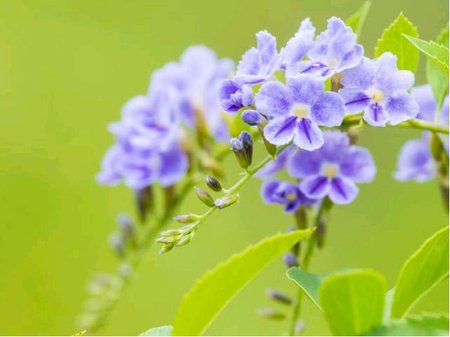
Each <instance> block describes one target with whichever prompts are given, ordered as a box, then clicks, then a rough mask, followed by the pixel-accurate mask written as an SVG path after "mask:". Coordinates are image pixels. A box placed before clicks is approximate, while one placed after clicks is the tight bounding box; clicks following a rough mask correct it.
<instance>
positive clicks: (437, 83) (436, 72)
mask: <svg viewBox="0 0 450 337" xmlns="http://www.w3.org/2000/svg"><path fill="white" fill-rule="evenodd" d="M436 42H437V43H439V44H443V45H444V46H446V47H447V48H448V26H447V27H446V28H445V29H443V30H442V32H441V33H440V34H439V36H438V38H437V40H436ZM427 81H428V83H429V84H430V85H431V89H432V90H433V95H434V98H435V99H436V102H437V104H438V107H440V106H441V104H442V102H443V101H444V98H445V96H446V94H447V91H448V76H447V75H445V74H444V73H443V72H442V71H441V69H440V68H439V66H438V65H437V64H436V62H434V61H433V60H432V59H431V58H428V59H427Z"/></svg>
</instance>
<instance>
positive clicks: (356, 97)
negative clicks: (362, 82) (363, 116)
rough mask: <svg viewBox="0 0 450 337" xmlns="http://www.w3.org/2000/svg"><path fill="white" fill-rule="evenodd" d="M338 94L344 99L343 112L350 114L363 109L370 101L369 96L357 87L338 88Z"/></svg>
mask: <svg viewBox="0 0 450 337" xmlns="http://www.w3.org/2000/svg"><path fill="white" fill-rule="evenodd" d="M339 95H341V97H342V99H343V100H344V107H345V112H347V113H350V114H353V113H358V112H361V111H363V110H364V108H365V107H366V106H367V105H368V104H369V103H370V97H369V96H367V95H366V94H365V93H364V91H362V90H360V89H357V88H343V89H341V90H339Z"/></svg>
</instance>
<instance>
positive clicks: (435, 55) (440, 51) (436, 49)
mask: <svg viewBox="0 0 450 337" xmlns="http://www.w3.org/2000/svg"><path fill="white" fill-rule="evenodd" d="M403 35H404V36H405V37H406V38H407V39H408V40H409V41H410V42H411V44H412V45H413V46H414V47H416V48H417V49H418V50H420V51H421V52H422V53H424V54H425V55H427V56H428V57H429V58H430V59H431V60H432V61H433V62H435V63H436V64H437V65H438V66H439V69H441V70H442V71H443V72H444V73H445V74H447V75H448V56H449V53H448V48H447V47H446V46H445V45H443V44H439V43H436V42H433V41H425V40H421V39H418V38H415V37H413V36H409V35H407V34H403Z"/></svg>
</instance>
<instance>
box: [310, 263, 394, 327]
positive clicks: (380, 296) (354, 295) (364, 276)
mask: <svg viewBox="0 0 450 337" xmlns="http://www.w3.org/2000/svg"><path fill="white" fill-rule="evenodd" d="M385 283H386V282H385V280H384V278H383V276H381V275H380V274H378V273H376V272H375V271H372V270H361V271H348V272H343V273H338V274H333V275H331V276H329V277H327V278H326V279H325V280H324V281H323V282H322V285H321V286H320V288H319V299H320V305H321V306H322V309H323V310H324V312H325V318H326V319H327V321H328V325H329V327H330V329H331V331H332V332H333V334H335V335H359V334H361V333H364V332H366V331H369V330H370V329H372V328H373V327H375V326H378V325H381V323H382V318H383V307H384V296H385V289H386V284H385Z"/></svg>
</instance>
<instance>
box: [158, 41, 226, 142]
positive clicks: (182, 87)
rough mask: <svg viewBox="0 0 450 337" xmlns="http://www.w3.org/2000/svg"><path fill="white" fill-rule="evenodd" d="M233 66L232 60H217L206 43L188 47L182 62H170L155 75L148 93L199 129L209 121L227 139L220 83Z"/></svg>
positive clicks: (217, 135) (210, 127) (215, 133)
mask: <svg viewBox="0 0 450 337" xmlns="http://www.w3.org/2000/svg"><path fill="white" fill-rule="evenodd" d="M232 68H233V63H232V61H231V60H229V59H217V56H216V54H215V53H214V52H213V51H212V50H210V49H208V48H206V47H204V46H193V47H189V48H188V49H186V51H185V52H184V53H183V55H182V56H181V58H180V62H179V63H168V64H167V65H166V66H164V67H163V68H161V69H160V70H158V71H156V72H155V73H154V74H153V75H152V84H151V86H150V89H149V96H150V97H151V98H152V99H155V100H162V101H163V103H164V104H166V105H168V106H169V107H171V108H170V110H171V111H172V113H174V114H175V115H176V116H177V118H179V119H180V120H181V121H183V122H184V123H185V124H186V125H187V126H189V127H191V128H196V127H197V126H198V125H200V124H202V123H206V125H207V127H208V130H209V131H210V132H211V134H212V135H213V136H214V137H215V138H216V139H218V140H220V141H227V140H228V138H229V132H228V127H227V125H226V123H225V121H224V119H223V117H222V113H221V107H220V97H219V85H220V83H221V82H222V81H223V80H224V79H226V78H227V76H228V75H229V74H230V73H231V70H232ZM155 96H156V98H153V97H155ZM164 97H165V98H164ZM164 104H161V105H164ZM166 109H167V108H166Z"/></svg>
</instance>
